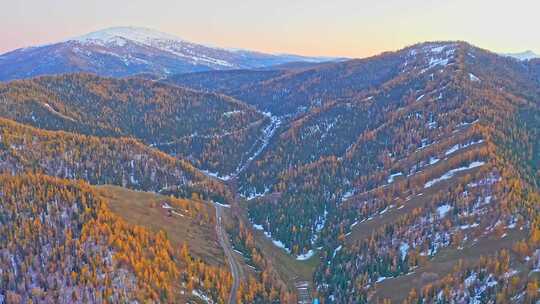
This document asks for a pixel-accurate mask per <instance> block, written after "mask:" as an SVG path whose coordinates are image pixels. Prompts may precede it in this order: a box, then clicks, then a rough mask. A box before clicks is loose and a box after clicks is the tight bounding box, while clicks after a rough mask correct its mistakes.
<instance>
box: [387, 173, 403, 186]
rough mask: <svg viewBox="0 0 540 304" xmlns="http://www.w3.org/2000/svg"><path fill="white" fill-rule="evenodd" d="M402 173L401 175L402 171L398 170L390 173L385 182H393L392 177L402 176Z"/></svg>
mask: <svg viewBox="0 0 540 304" xmlns="http://www.w3.org/2000/svg"><path fill="white" fill-rule="evenodd" d="M402 175H403V173H402V172H398V173H394V174H391V175H390V176H389V177H388V180H387V182H388V183H389V184H391V183H392V182H394V179H395V178H396V177H398V176H402Z"/></svg>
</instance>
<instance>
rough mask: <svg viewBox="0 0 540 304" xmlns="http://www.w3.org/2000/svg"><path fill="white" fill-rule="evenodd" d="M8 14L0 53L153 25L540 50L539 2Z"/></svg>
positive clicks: (47, 4) (292, 46)
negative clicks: (112, 29) (108, 30)
mask: <svg viewBox="0 0 540 304" xmlns="http://www.w3.org/2000/svg"><path fill="white" fill-rule="evenodd" d="M381 2H384V3H381ZM3 11H4V16H3V17H2V18H1V19H0V25H1V27H2V29H3V30H2V40H1V41H0V53H5V52H8V51H10V50H13V49H16V48H20V47H27V46H32V45H39V44H45V43H52V42H57V41H62V40H66V39H68V38H70V37H74V36H79V35H82V34H85V33H88V32H92V31H96V30H100V29H103V28H108V27H113V26H141V27H147V28H152V29H156V30H159V31H162V32H165V33H170V34H174V35H177V36H179V37H181V38H183V39H185V40H188V41H192V42H195V43H203V44H211V45H216V46H221V47H234V48H244V49H250V50H256V51H262V52H268V53H291V54H301V55H310V56H344V57H351V58H355V57H357V58H358V57H366V56H370V55H374V54H377V53H380V52H383V51H390V50H396V49H400V48H402V47H405V46H407V45H411V44H414V43H417V42H423V41H434V40H464V41H467V42H470V43H472V44H474V45H477V46H479V47H482V48H486V49H490V50H492V51H496V52H522V51H525V50H532V51H534V52H536V53H540V39H539V38H540V35H539V34H538V32H537V29H538V28H540V22H539V21H538V20H539V19H538V18H537V16H536V15H537V12H538V11H540V3H539V2H538V1H534V0H517V1H513V2H508V1H488V0H476V1H475V0H469V1H466V0H455V1H427V0H410V1H399V0H387V1H362V0H342V1H323V0H311V1H307V0H289V1H287V0H276V1H271V2H270V1H268V2H264V3H263V2H260V1H241V0H231V1H210V0H199V1H174V0H156V1H152V2H149V1H142V0H135V1H125V0H120V1H105V0H95V1H84V2H83V1H69V0H50V1H37V0H18V1H11V2H9V3H4V4H3Z"/></svg>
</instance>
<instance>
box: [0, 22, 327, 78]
mask: <svg viewBox="0 0 540 304" xmlns="http://www.w3.org/2000/svg"><path fill="white" fill-rule="evenodd" d="M328 60H329V59H325V58H316V57H303V56H291V55H289V56H280V55H273V54H264V53H260V52H253V51H247V50H245V51H231V50H228V49H224V48H219V47H214V46H209V45H204V44H199V43H193V42H189V41H186V40H183V39H181V38H179V37H177V36H174V35H171V34H166V33H162V32H159V31H156V30H152V29H148V28H142V27H132V26H124V27H112V28H107V29H104V30H100V31H96V32H92V33H89V34H85V35H82V36H79V37H75V38H71V39H67V40H64V41H61V42H57V43H51V44H47V45H42V46H36V47H30V48H22V49H17V50H14V51H11V52H8V53H6V54H3V55H1V56H0V81H3V80H10V79H19V78H28V77H33V76H38V75H44V74H62V73H73V72H91V73H95V74H98V75H102V76H113V77H125V76H131V75H137V74H151V75H154V76H157V77H163V76H166V75H171V74H181V73H190V72H199V71H211V70H231V69H253V68H264V67H269V66H275V65H279V64H284V63H289V62H297V61H304V62H321V61H328Z"/></svg>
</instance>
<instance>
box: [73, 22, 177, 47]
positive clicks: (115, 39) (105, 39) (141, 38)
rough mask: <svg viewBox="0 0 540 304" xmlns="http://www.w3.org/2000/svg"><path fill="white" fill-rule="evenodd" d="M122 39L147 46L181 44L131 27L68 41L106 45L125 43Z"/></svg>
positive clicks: (159, 33)
mask: <svg viewBox="0 0 540 304" xmlns="http://www.w3.org/2000/svg"><path fill="white" fill-rule="evenodd" d="M124 39H129V40H131V41H134V42H138V43H141V44H144V45H149V44H151V43H152V41H154V40H167V41H178V42H183V40H182V39H181V38H179V37H176V36H174V35H170V34H166V33H162V32H159V31H156V30H152V29H149V28H143V27H133V26H121V27H111V28H107V29H103V30H100V31H96V32H92V33H89V34H86V35H83V36H79V37H75V38H72V39H69V40H74V41H78V42H82V43H96V44H108V43H125V40H124ZM122 45H123V44H122ZM122 45H120V46H122Z"/></svg>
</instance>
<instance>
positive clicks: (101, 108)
mask: <svg viewBox="0 0 540 304" xmlns="http://www.w3.org/2000/svg"><path fill="white" fill-rule="evenodd" d="M0 100H1V101H2V102H1V103H0V115H2V116H3V117H6V118H10V119H13V120H16V121H18V122H21V123H25V124H30V125H33V126H35V127H38V128H44V129H49V130H64V131H72V132H78V133H82V134H88V135H96V136H116V137H118V136H131V137H135V138H137V139H139V140H141V141H142V142H143V143H145V144H147V145H151V146H154V147H157V148H158V149H161V150H162V151H165V152H166V153H168V154H171V155H179V156H182V157H185V158H187V159H189V160H191V161H193V162H194V164H195V165H196V166H198V167H201V168H203V169H207V170H210V171H212V172H216V171H217V172H219V173H220V174H222V175H227V174H230V173H232V172H233V171H234V170H235V169H236V168H237V167H238V166H239V164H240V163H241V161H242V160H243V159H244V158H247V156H245V154H247V153H248V152H249V151H250V149H252V148H253V146H254V145H256V142H257V139H258V137H259V136H261V132H262V131H263V130H264V128H265V127H267V125H268V124H269V123H270V120H269V119H268V118H267V117H266V116H264V115H262V114H261V113H258V112H257V111H256V110H255V109H253V108H252V107H249V106H247V105H245V104H243V103H241V102H239V101H237V100H234V99H233V98H231V97H227V96H223V95H217V94H212V93H201V92H198V91H193V90H189V89H183V88H179V87H175V86H171V85H165V84H160V83H157V82H154V81H150V80H142V79H134V78H131V79H126V80H118V79H110V78H101V77H97V76H92V75H88V74H72V75H64V76H55V77H40V78H35V79H31V80H20V81H14V82H11V83H7V84H1V85H0Z"/></svg>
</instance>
